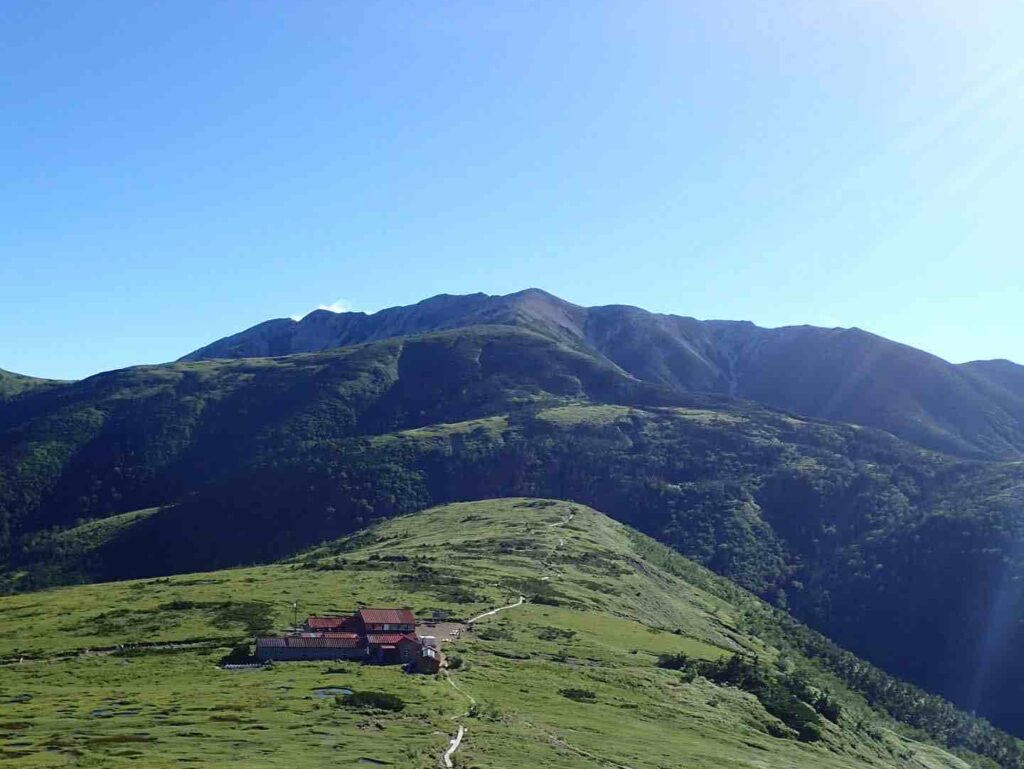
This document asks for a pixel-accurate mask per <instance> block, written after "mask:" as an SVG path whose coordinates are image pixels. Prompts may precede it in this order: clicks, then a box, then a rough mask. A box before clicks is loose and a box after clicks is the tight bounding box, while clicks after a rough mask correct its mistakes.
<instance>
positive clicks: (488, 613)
mask: <svg viewBox="0 0 1024 769" xmlns="http://www.w3.org/2000/svg"><path fill="white" fill-rule="evenodd" d="M524 603H526V596H525V595H521V596H519V600H518V601H516V602H515V603H510V604H509V605H508V606H499V607H498V608H497V609H491V610H490V611H485V612H484V613H483V614H478V615H476V616H475V617H473V619H470V620H466V624H467V625H472V624H473V623H474V622H476V621H477V620H481V619H483V618H484V617H493V616H494V615H495V614H497V613H498V612H500V611H505V610H506V609H514V608H516V607H517V606H522V605H523V604H524Z"/></svg>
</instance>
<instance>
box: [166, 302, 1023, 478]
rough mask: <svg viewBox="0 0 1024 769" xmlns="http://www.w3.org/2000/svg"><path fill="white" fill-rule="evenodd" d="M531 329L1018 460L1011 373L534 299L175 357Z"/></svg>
mask: <svg viewBox="0 0 1024 769" xmlns="http://www.w3.org/2000/svg"><path fill="white" fill-rule="evenodd" d="M490 324H497V325H515V326H523V327H527V328H530V329H532V330H534V331H538V332H540V333H543V334H546V335H548V336H551V337H553V338H556V339H558V340H559V341H562V342H567V343H569V344H571V345H573V346H576V347H578V348H580V349H586V350H588V351H590V352H596V353H599V354H600V355H602V356H604V357H606V358H607V359H608V360H609V361H611V362H613V363H614V364H615V365H617V366H619V367H620V368H622V369H623V370H624V371H626V372H628V373H629V374H632V375H633V376H635V377H637V378H638V379H643V380H646V381H650V382H654V383H657V384H662V385H667V386H669V387H673V388H676V389H679V390H683V391H685V392H699V393H714V394H720V395H728V396H732V397H740V398H746V399H749V400H754V401H758V402H760V403H764V404H767V405H770V406H773V407H776V408H783V409H788V410H791V411H794V412H798V413H800V414H804V415H807V416H813V417H819V418H823V419H832V420H840V421H846V422H854V423H858V424H864V425H869V426H872V427H880V428H882V429H885V430H888V431H890V432H892V433H894V434H896V435H899V436H901V437H903V438H907V439H909V440H912V441H914V442H916V443H918V444H920V445H922V446H925V447H928V448H932V449H937V450H940V451H946V452H950V453H954V454H958V455H962V456H968V457H978V458H989V457H998V458H1019V457H1022V456H1024V366H1018V365H1016V364H1014V363H1010V362H1009V361H985V362H976V363H968V364H964V365H959V366H958V365H953V364H951V363H948V362H947V361H944V360H942V359H941V358H938V357H936V356H934V355H930V354H928V353H926V352H923V351H921V350H917V349H914V348H912V347H908V346H906V345H902V344H898V343H896V342H892V341H890V340H888V339H884V338H882V337H879V336H876V335H874V334H870V333H868V332H866V331H862V330H860V329H856V328H854V329H838V328H835V329H828V328H818V327H815V326H790V327H785V328H776V329H766V328H760V327H758V326H755V325H754V324H752V323H749V322H743V321H722V320H710V321H701V320H697V319H695V318H689V317H683V316H678V315H661V314H656V313H651V312H647V311H646V310H642V309H640V308H637V307H629V306H623V305H610V306H606V307H580V306H578V305H574V304H572V303H570V302H566V301H564V300H562V299H559V298H558V297H555V296H552V295H551V294H548V293H546V292H544V291H541V290H539V289H527V290H526V291H520V292H518V293H515V294H509V295H507V296H489V295H487V294H470V295H467V296H452V295H448V294H442V295H440V296H435V297H432V298H430V299H426V300H424V301H422V302H419V303H418V304H414V305H411V306H408V307H392V308H390V309H387V310H381V311H380V312H377V313H374V314H372V315H367V314H365V313H361V312H347V313H332V312H329V311H327V310H318V311H316V312H312V313H310V314H309V315H307V316H306V317H305V318H303V319H302V320H299V321H294V320H290V319H287V318H284V319H278V320H271V321H267V322H265V323H261V324H259V325H258V326H254V327H253V328H251V329H248V330H247V331H243V332H241V333H238V334H234V335H233V336H229V337H225V338H224V339H221V340H219V341H217V342H214V343H213V344H211V345H208V346H206V347H203V348H201V349H199V350H196V351H195V352H193V353H191V354H189V355H186V356H185V357H184V358H183V359H182V360H202V359H209V358H246V357H262V356H280V355H289V354H292V353H300V352H317V351H321V350H327V349H332V348H335V347H343V346H346V345H352V344H358V343H362V342H369V341H375V340H379V339H386V338H390V337H397V336H407V335H411V334H419V333H424V332H429V331H440V330H446V329H453V328H463V327H467V326H475V325H490Z"/></svg>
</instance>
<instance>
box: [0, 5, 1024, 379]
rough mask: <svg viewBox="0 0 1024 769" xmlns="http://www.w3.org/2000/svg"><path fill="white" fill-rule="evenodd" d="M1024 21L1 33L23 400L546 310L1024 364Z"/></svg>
mask: <svg viewBox="0 0 1024 769" xmlns="http://www.w3.org/2000/svg"><path fill="white" fill-rule="evenodd" d="M1022 40H1024V3H1021V2H1019V0H1013V1H1012V2H996V0H974V2H971V3H966V2H963V0H932V1H930V2H929V1H926V0H829V1H828V2H822V1H821V0H767V1H762V0H707V1H705V0H691V1H689V2H687V1H686V0H680V1H676V2H641V1H638V0H624V1H623V2H617V3H601V2H596V1H595V0H587V1H586V2H568V1H566V2H561V1H560V2H547V1H546V0H545V1H543V2H535V3H531V2H518V1H511V2H505V1H504V0H502V1H501V2H497V1H495V2H490V3H481V2H463V3H441V2H429V3H423V2H408V3H402V2H392V1H391V0H389V1H388V2H379V3H372V2H364V1H363V0H359V2H348V3H346V2H338V1H336V0H331V1H330V2H327V1H326V0H325V1H324V2H301V1H298V0H280V2H260V1H258V0H249V1H248V2H241V3H237V2H210V0H203V1H202V2H189V1H188V0H173V2H164V3H140V2H137V1H136V0H131V1H130V2H123V3H113V2H103V0H96V1H95V2H89V3H76V2H68V1H67V0H59V1H56V2H46V0H32V2H22V3H16V2H8V3H3V4H2V6H0V329H2V334H0V368H5V369H9V370H14V371H20V372H23V373H28V374H34V375H38V376H52V377H64V378H76V377H81V376H86V375H88V374H91V373H95V372H97V371H101V370H106V369H111V368H117V367H121V366H126V365H131V364H134V363H144V362H158V361H166V360H171V359H174V358H177V357H178V356H180V355H183V354H184V353H186V352H188V351H190V350H192V349H194V348H196V347H199V346H201V345H203V344H205V343H207V342H209V341H211V340H213V339H215V338H218V337H221V336H223V335H225V334H228V333H232V332H234V331H238V330H241V329H243V328H246V327H248V326H250V325H252V324H254V323H257V322H259V321H261V320H265V319H267V318H272V317H282V316H287V315H301V314H303V313H305V312H307V311H309V310H311V309H313V308H315V307H317V306H319V305H330V304H334V303H336V302H340V303H341V304H344V305H347V306H351V307H353V308H355V309H361V310H367V311H371V310H375V309H379V308H382V307H386V306H390V305H395V304H407V303H410V302H414V301H417V300H419V299H422V298H425V297H427V296H430V295H433V294H436V293H441V292H448V293H469V292H474V291H486V292H488V293H507V292H510V291H515V290H518V289H521V288H525V287H529V286H537V287H540V288H544V289H546V290H548V291H551V292H552V293H555V294H558V295H559V296H562V297H563V298H565V299H569V300H571V301H575V302H577V303H580V304H588V305H591V304H610V303H622V304H635V305H639V306H642V307H646V308H648V309H651V310H657V311H662V312H673V313H678V314H684V315H693V316H696V317H700V318H730V319H748V320H753V321H754V322H756V323H759V324H761V325H767V326H777V325H786V324H795V323H812V324H819V325H827V326H836V325H840V326H860V327H862V328H866V329H868V330H871V331H874V332H876V333H880V334H882V335H885V336H888V337H891V338H894V339H897V340H899V341H903V342H907V343H909V344H913V345H915V346H918V347H922V348H924V349H926V350H929V351H931V352H934V353H937V354H939V355H941V356H943V357H945V358H947V359H950V360H953V361H957V362H959V361H964V360H969V359H975V358H994V357H1006V358H1011V359H1015V360H1017V361H1018V362H1024V333H1022V331H1024V328H1022V326H1024V324H1022V310H1021V307H1022V304H1024V301H1022V300H1024V247H1022V243H1024V237H1022V226H1024V206H1022V199H1024V192H1022V187H1024V55H1022V53H1021V41H1022Z"/></svg>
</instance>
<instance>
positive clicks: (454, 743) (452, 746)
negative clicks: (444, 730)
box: [441, 725, 466, 769]
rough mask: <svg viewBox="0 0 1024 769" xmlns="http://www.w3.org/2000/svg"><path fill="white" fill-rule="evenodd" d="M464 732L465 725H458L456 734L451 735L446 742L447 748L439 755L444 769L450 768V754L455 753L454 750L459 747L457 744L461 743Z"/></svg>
mask: <svg viewBox="0 0 1024 769" xmlns="http://www.w3.org/2000/svg"><path fill="white" fill-rule="evenodd" d="M465 733H466V727H464V726H461V725H460V726H459V732H458V734H456V735H455V736H454V737H452V738H451V741H450V742H449V743H448V750H446V751H445V752H444V755H443V756H441V763H442V765H443V766H444V767H445V769H452V766H453V764H452V756H453V755H454V754H455V751H456V750H458V749H459V745H461V744H462V737H463V735H465Z"/></svg>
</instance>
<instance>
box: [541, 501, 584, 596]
mask: <svg viewBox="0 0 1024 769" xmlns="http://www.w3.org/2000/svg"><path fill="white" fill-rule="evenodd" d="M575 517H576V514H575V513H569V514H568V515H567V516H565V518H563V519H562V520H561V521H555V523H549V524H548V528H549V529H557V528H558V527H560V526H565V525H566V524H567V523H569V521H571V520H572V519H573V518H575ZM563 547H565V537H559V538H558V542H556V543H555V545H554V547H552V548H551V552H550V553H548V554H547V555H546V556H544V558H543V559H542V560H541V561H540V565H541V568H542V569H546V570H547V571H550V572H551V574H554V575H555V576H556V577H560V576H562V572H560V571H559V570H558V569H556V568H555V567H554V566H552V565H551V559H552V558H553V557H554V555H555V553H557V552H558V551H559V550H561V549H562V548H563ZM550 579H551V575H550V574H545V575H544V576H543V577H541V581H542V582H548V581H549V580H550Z"/></svg>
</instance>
